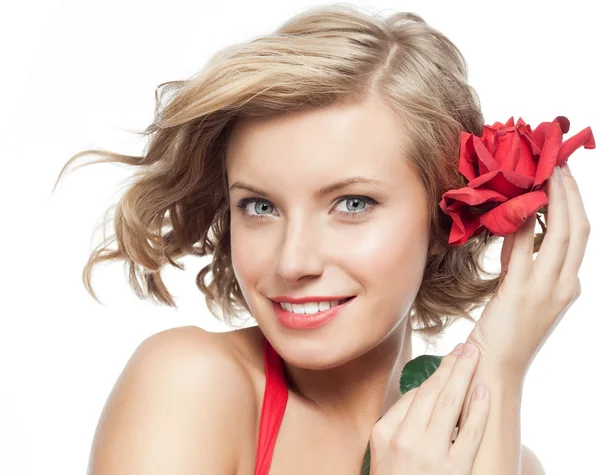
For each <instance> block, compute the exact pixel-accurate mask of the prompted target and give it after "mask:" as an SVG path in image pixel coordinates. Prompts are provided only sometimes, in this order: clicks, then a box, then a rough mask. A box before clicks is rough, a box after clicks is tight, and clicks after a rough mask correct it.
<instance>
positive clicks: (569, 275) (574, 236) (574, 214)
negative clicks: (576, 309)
mask: <svg viewBox="0 0 600 475" xmlns="http://www.w3.org/2000/svg"><path fill="white" fill-rule="evenodd" d="M563 169H564V170H565V171H567V172H568V173H570V170H569V168H568V165H566V164H565V166H564V167H563ZM563 187H564V190H565V195H566V198H567V205H568V209H569V229H570V237H569V247H568V249H567V255H566V257H565V259H564V263H563V266H562V269H561V271H560V272H561V275H560V285H561V287H563V286H566V287H570V289H571V290H574V289H573V286H575V285H578V283H577V282H576V279H577V274H578V273H579V268H580V267H581V263H582V262H583V256H584V254H585V248H586V246H587V242H588V237H589V235H590V221H589V219H588V217H587V214H586V212H585V207H584V205H583V199H582V198H581V192H580V191H579V186H578V185H577V182H576V181H575V177H573V176H571V175H570V174H564V176H563Z"/></svg>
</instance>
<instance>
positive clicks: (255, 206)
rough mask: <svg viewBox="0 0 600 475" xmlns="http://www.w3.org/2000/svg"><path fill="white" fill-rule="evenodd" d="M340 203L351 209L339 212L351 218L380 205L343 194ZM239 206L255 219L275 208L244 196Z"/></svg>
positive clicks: (261, 200)
mask: <svg viewBox="0 0 600 475" xmlns="http://www.w3.org/2000/svg"><path fill="white" fill-rule="evenodd" d="M340 204H343V208H346V210H350V211H344V210H339V212H340V213H341V214H342V215H343V216H348V217H350V218H354V217H359V216H363V215H365V214H367V213H370V212H371V211H373V210H374V209H375V208H376V207H377V206H378V205H379V203H378V202H377V201H375V200H374V199H372V198H369V197H367V196H343V197H342V198H341V199H340V200H338V202H337V203H336V207H337V206H338V205H340ZM248 205H252V206H248ZM237 207H238V208H239V209H240V211H241V213H242V214H243V215H245V216H248V217H249V218H254V219H266V218H268V217H270V216H271V214H270V211H269V210H270V209H271V208H273V209H275V207H274V206H273V204H272V203H271V202H270V201H267V200H265V199H262V198H244V199H242V200H240V202H239V203H238V204H237ZM249 209H250V210H251V211H254V213H256V214H253V213H251V212H249Z"/></svg>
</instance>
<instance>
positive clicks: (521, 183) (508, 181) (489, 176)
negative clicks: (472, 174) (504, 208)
mask: <svg viewBox="0 0 600 475" xmlns="http://www.w3.org/2000/svg"><path fill="white" fill-rule="evenodd" d="M532 184H533V178H532V177H528V176H525V175H521V174H520V173H516V172H512V171H510V170H502V169H500V170H494V171H491V172H489V173H486V174H485V175H481V176H480V177H477V178H475V179H474V180H471V181H470V182H469V183H467V186H470V187H471V188H479V187H483V186H484V185H485V188H488V189H492V190H494V191H497V192H498V193H500V194H501V195H503V196H506V197H507V198H514V197H515V196H519V195H522V194H523V193H525V192H528V191H530V190H531V185H532Z"/></svg>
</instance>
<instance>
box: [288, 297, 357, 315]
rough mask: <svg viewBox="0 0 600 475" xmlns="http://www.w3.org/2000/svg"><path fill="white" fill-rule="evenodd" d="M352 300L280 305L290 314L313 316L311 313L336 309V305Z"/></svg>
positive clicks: (348, 298)
mask: <svg viewBox="0 0 600 475" xmlns="http://www.w3.org/2000/svg"><path fill="white" fill-rule="evenodd" d="M350 298H351V297H347V298H345V299H342V300H332V301H330V302H307V303H302V304H295V303H287V302H279V305H281V308H283V309H284V310H287V311H288V312H292V313H304V314H311V313H317V312H322V311H323V310H327V309H329V308H331V307H335V306H336V305H339V304H341V303H344V302H346V301H348V300H350Z"/></svg>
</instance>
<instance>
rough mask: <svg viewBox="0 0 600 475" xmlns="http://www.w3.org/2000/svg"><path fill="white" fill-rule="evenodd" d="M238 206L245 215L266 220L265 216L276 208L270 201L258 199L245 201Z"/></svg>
mask: <svg viewBox="0 0 600 475" xmlns="http://www.w3.org/2000/svg"><path fill="white" fill-rule="evenodd" d="M237 206H238V208H240V210H241V211H242V213H243V214H245V215H248V216H251V217H253V218H259V219H261V218H264V217H265V215H268V214H269V210H270V209H271V208H274V206H273V205H272V204H271V203H269V202H268V201H266V200H261V199H257V198H246V199H243V200H241V201H240V202H239V203H238V205H237Z"/></svg>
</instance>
